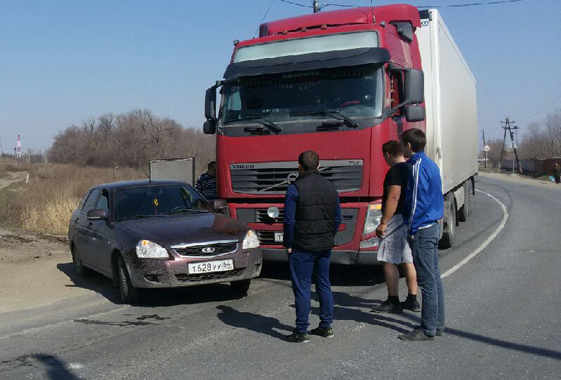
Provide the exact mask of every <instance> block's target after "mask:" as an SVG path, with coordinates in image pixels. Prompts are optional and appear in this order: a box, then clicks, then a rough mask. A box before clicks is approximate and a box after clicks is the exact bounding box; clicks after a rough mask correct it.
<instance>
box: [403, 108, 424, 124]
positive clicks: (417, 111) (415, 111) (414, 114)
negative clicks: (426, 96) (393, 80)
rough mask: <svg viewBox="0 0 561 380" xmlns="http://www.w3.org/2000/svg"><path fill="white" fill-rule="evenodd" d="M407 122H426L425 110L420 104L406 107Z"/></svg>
mask: <svg viewBox="0 0 561 380" xmlns="http://www.w3.org/2000/svg"><path fill="white" fill-rule="evenodd" d="M405 120H407V121H408V122H415V121H423V120H425V108H424V107H421V106H420V105H418V104H415V105H409V106H406V107H405Z"/></svg>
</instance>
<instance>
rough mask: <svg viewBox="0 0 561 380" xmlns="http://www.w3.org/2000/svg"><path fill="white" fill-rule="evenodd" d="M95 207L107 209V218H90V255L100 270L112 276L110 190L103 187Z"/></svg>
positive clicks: (88, 231) (88, 233)
mask: <svg viewBox="0 0 561 380" xmlns="http://www.w3.org/2000/svg"><path fill="white" fill-rule="evenodd" d="M94 209H96V210H103V211H105V215H106V216H107V218H108V219H106V220H89V221H88V226H87V237H88V256H89V258H90V260H91V263H92V265H94V266H95V267H96V269H98V270H99V271H100V272H102V273H104V274H106V275H109V276H111V247H112V246H113V245H112V242H111V235H112V227H111V222H110V220H111V219H110V218H111V215H110V210H109V209H110V208H109V191H108V190H107V189H102V190H101V193H100V194H99V197H98V198H97V202H96V204H95V207H94Z"/></svg>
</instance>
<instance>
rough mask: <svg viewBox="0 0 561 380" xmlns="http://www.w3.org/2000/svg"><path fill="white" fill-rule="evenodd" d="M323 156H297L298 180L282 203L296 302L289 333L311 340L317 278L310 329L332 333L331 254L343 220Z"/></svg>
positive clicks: (301, 340)
mask: <svg viewBox="0 0 561 380" xmlns="http://www.w3.org/2000/svg"><path fill="white" fill-rule="evenodd" d="M318 169H319V156H318V155H317V153H315V152H312V151H310V150H308V151H305V152H303V153H301V154H300V156H299V157H298V172H299V176H298V179H297V180H296V181H295V182H294V183H293V184H291V185H290V186H289V187H288V190H287V191H286V198H285V203H284V246H285V247H286V250H287V253H288V258H289V262H290V274H291V277H292V288H293V290H294V297H295V301H296V302H295V303H296V329H295V330H294V332H293V333H292V334H291V335H289V336H287V337H286V340H287V341H289V342H294V343H305V342H309V341H310V338H309V337H308V326H309V323H308V316H309V314H310V308H311V304H310V303H311V300H310V298H311V297H310V292H311V283H312V277H314V278H315V283H316V292H317V293H318V296H319V303H320V324H319V327H317V328H315V329H313V330H312V331H311V332H312V334H314V335H319V336H322V337H324V338H331V337H333V335H334V334H333V329H332V328H331V322H332V321H333V294H332V293H331V284H330V282H329V259H330V257H331V249H332V248H333V247H334V246H335V235H336V233H337V230H338V229H339V225H340V224H341V209H340V205H339V195H338V194H337V190H336V189H335V185H333V183H331V182H329V181H328V180H326V179H325V178H323V177H322V176H321V175H320V174H319V172H318Z"/></svg>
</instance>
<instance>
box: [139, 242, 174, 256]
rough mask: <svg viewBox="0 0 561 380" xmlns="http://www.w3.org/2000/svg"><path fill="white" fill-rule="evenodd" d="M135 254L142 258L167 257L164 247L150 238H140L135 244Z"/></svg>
mask: <svg viewBox="0 0 561 380" xmlns="http://www.w3.org/2000/svg"><path fill="white" fill-rule="evenodd" d="M136 255H137V256H138V257H140V258H142V259H167V258H169V254H168V251H166V249H165V248H164V247H162V246H160V245H158V244H156V243H154V242H152V241H150V240H141V241H139V242H138V243H137V244H136Z"/></svg>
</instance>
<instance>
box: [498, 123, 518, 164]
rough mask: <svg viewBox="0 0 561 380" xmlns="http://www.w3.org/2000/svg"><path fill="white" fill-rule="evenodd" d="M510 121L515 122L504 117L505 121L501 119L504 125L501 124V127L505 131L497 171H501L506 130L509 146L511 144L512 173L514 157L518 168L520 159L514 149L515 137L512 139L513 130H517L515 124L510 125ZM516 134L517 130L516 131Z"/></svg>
mask: <svg viewBox="0 0 561 380" xmlns="http://www.w3.org/2000/svg"><path fill="white" fill-rule="evenodd" d="M510 123H516V122H515V121H511V120H510V118H508V117H507V118H506V120H505V121H501V124H504V126H501V128H502V129H504V131H505V133H504V137H503V148H502V150H501V159H500V160H499V172H500V171H501V164H502V161H503V154H504V150H505V144H506V132H507V131H508V135H509V136H510V142H511V146H512V151H513V156H512V173H513V174H514V158H516V164H517V166H518V168H519V170H520V160H519V159H518V152H517V151H516V148H517V146H516V144H515V139H514V132H513V130H514V131H517V130H518V127H517V126H512V127H511V126H510ZM517 135H518V132H517Z"/></svg>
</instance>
